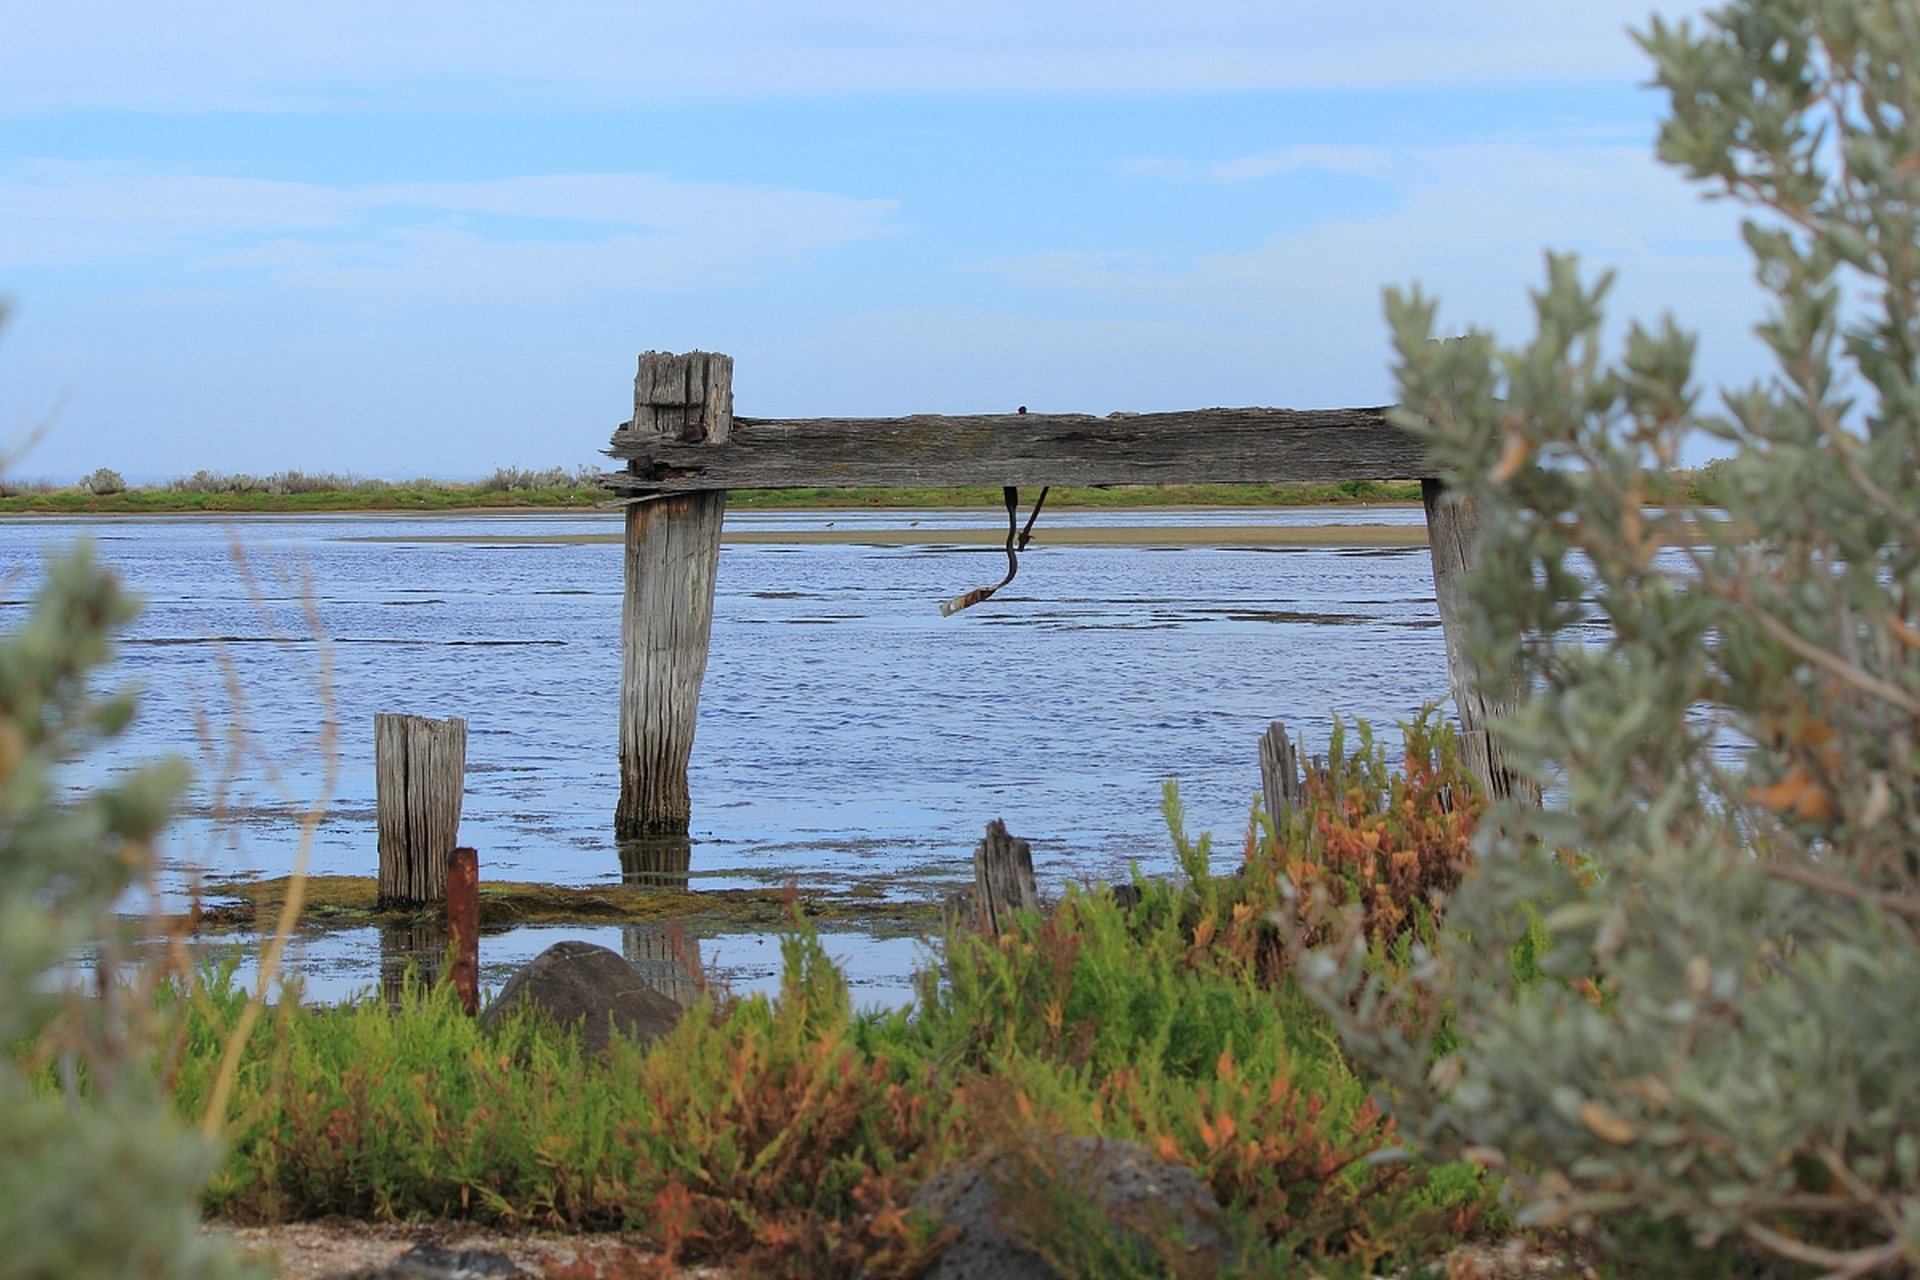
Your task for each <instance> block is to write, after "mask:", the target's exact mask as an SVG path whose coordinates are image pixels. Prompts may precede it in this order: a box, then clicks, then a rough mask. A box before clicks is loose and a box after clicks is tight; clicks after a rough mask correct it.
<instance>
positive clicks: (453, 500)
mask: <svg viewBox="0 0 1920 1280" xmlns="http://www.w3.org/2000/svg"><path fill="white" fill-rule="evenodd" d="M1037 493H1038V490H1037V489H1025V490H1023V491H1022V494H1021V497H1022V499H1023V500H1025V501H1029V502H1030V501H1031V500H1032V498H1033V497H1034V496H1035V495H1037ZM1419 502H1420V485H1419V482H1418V481H1390V482H1378V481H1363V482H1348V483H1345V484H1338V485H1334V484H1315V485H1252V484H1249V485H1170V486H1145V485H1141V486H1127V487H1124V488H1115V489H1082V488H1061V489H1054V490H1052V491H1051V492H1050V493H1049V494H1048V497H1047V505H1048V506H1049V507H1056V508H1060V509H1073V510H1096V511H1100V510H1149V509H1155V508H1158V509H1168V508H1181V507H1199V508H1209V507H1214V508H1217V507H1239V508H1251V509H1262V508H1311V507H1328V508H1340V507H1368V506H1372V507H1378V506H1416V505H1418V504H1419ZM1001 503H1002V499H1001V494H1000V491H999V490H998V489H990V488H970V489H746V490H734V491H732V492H730V493H729V494H728V495H727V505H728V507H729V508H731V509H734V510H742V511H819V510H874V511H885V510H956V511H959V510H983V509H984V510H998V509H1000V508H1001ZM618 508H619V503H618V501H617V500H616V499H614V498H613V496H612V495H611V494H609V493H607V492H606V491H605V490H602V489H597V488H589V487H584V486H576V487H571V488H562V489H527V490H512V491H501V490H499V489H482V488H479V487H478V486H465V485H446V486H436V487H432V488H401V487H398V486H390V487H386V488H381V489H358V490H336V491H319V492H307V493H272V492H262V491H257V490H255V491H241V492H219V493H209V492H185V491H180V490H175V489H163V488H142V489H128V490H125V491H122V492H119V493H108V494H99V493H89V492H87V491H86V490H84V489H79V488H71V489H59V490H53V491H28V492H15V493H11V494H8V493H7V492H6V488H5V486H4V485H0V516H9V515H17V516H90V515H99V516H108V515H119V516H144V515H281V516H287V515H325V514H340V515H346V514H366V515H400V514H434V513H440V512H445V513H472V514H484V513H510V512H529V513H532V512H544V513H553V514H564V513H567V512H573V513H576V514H578V513H586V512H592V511H596V510H618Z"/></svg>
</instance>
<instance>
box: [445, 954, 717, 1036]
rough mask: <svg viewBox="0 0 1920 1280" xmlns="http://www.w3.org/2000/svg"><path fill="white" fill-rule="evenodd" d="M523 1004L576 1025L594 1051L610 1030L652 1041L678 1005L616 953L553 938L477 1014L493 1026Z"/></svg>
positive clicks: (673, 1018)
mask: <svg viewBox="0 0 1920 1280" xmlns="http://www.w3.org/2000/svg"><path fill="white" fill-rule="evenodd" d="M522 1005H533V1006H534V1007H536V1008H539V1009H542V1010H545V1012H546V1014H547V1016H549V1017H551V1018H552V1019H553V1020H554V1021H555V1022H558V1023H560V1024H561V1025H563V1026H567V1025H573V1024H578V1025H579V1028H580V1038H581V1040H582V1041H583V1042H584V1043H585V1044H586V1046H587V1047H588V1048H589V1049H592V1050H594V1051H595V1052H598V1051H600V1050H602V1049H605V1048H606V1047H607V1043H608V1040H609V1039H610V1035H609V1029H610V1028H618V1029H619V1031H620V1034H621V1035H623V1036H625V1037H626V1038H628V1039H629V1040H634V1041H637V1042H638V1043H640V1044H650V1043H652V1042H653V1041H655V1040H658V1039H659V1038H660V1037H661V1036H663V1035H665V1034H666V1033H667V1032H669V1031H671V1030H673V1027H674V1024H675V1023H677V1022H679V1021H680V1014H681V1009H680V1005H679V1004H678V1003H677V1002H676V1001H674V1000H673V999H672V998H671V997H669V996H664V995H661V994H660V993H659V992H658V991H656V990H654V989H653V987H652V986H651V985H649V984H648V982H647V980H646V979H645V978H643V977H641V976H640V975H639V974H638V973H637V972H635V971H634V968H633V966H632V965H630V964H628V963H627V962H626V959H625V958H624V957H623V956H621V954H620V953H619V952H617V951H610V950H608V949H607V948H606V947H597V946H595V945H593V944H592V943H591V942H556V943H554V944H553V945H552V946H550V947H548V948H547V949H546V950H545V951H542V952H541V953H540V954H539V955H537V956H535V957H534V958H533V959H532V960H530V961H528V962H527V963H526V964H524V965H522V966H521V967H520V969H519V970H518V971H517V972H515V973H514V975H513V976H512V977H511V978H508V979H507V985H506V986H504V987H502V988H500V994H499V995H497V996H495V997H494V999H493V1003H492V1004H490V1005H488V1006H487V1011H486V1012H485V1013H484V1014H482V1015H481V1016H480V1025H481V1026H483V1027H490V1026H493V1025H494V1024H495V1023H497V1022H499V1021H500V1020H501V1019H502V1018H504V1017H506V1016H507V1015H508V1014H509V1013H511V1012H513V1011H514V1010H516V1009H518V1008H520V1007H521V1006H522Z"/></svg>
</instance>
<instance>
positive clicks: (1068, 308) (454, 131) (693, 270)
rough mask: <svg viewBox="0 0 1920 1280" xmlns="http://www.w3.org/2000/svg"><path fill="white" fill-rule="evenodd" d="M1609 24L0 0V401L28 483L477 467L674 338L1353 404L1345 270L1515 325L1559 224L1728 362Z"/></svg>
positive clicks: (1601, 2)
mask: <svg viewBox="0 0 1920 1280" xmlns="http://www.w3.org/2000/svg"><path fill="white" fill-rule="evenodd" d="M1663 11H1664V12H1666V13H1668V14H1669V15H1672V14H1674V13H1676V12H1680V11H1679V10H1676V9H1674V8H1671V7H1669V8H1665V9H1664V10H1663ZM1646 12H1647V10H1646V8H1645V5H1644V2H1640V3H1615V2H1614V0H1581V2H1580V3H1571V2H1564V3H1563V2H1561V0H1545V2H1543V0H1527V2H1524V3H1523V2H1520V0H1348V2H1347V3H1344V4H1339V5H1330V4H1326V3H1324V0H1321V2H1318V3H1311V4H1309V3H1297V2H1296V0H1265V2H1264V3H1240V2H1238V0H1195V2H1192V3H1187V4H1183V5H1177V6H1176V5H1172V4H1167V3H1164V2H1162V3H1151V4H1149V3H1126V2H1124V0H1109V2H1108V3H1101V4H1094V3H1076V2H1072V0H1062V2H1059V3H1047V2H1046V0H1028V2H1027V3H1025V4H1011V3H994V2H990V0H988V2H982V0H976V2H974V3H956V2H954V0H925V2H923V3H917V4H904V3H900V2H899V0H895V3H892V4H879V3H856V2H852V0H839V2H835V3H822V2H818V0H787V2H786V3H768V2H764V0H716V2H713V3H707V4H702V5H686V4H681V5H674V6H664V5H657V4H644V3H641V4H636V3H628V4H618V5H615V4H592V3H566V2H565V0H555V2H550V3H546V4H542V5H527V4H490V3H463V4H457V5H455V4H439V3H414V4H406V5H392V4H359V3H348V2H341V0H334V2H329V3H313V2H302V0H293V2H288V3H277V4H266V3H258V2H255V3H244V4H242V3H231V2H225V0H208V2H205V3H184V2H183V3H171V4H167V5H151V4H138V3H128V2H117V3H116V2H106V0H65V2H64V3H62V4H59V5H49V4H45V3H22V2H20V0H0V291H4V293H5V294H6V295H7V296H9V297H10V298H11V299H12V301H13V304H14V314H13V317H12V319H11V321H10V323H9V325H8V328H7V331H6V333H5V335H4V337H0V422H4V423H6V424H12V423H29V424H30V423H32V422H35V421H38V420H39V419H40V418H41V417H43V416H45V415H46V414H47V413H49V412H55V413H56V419H55V422H54V426H53V429H52V431H51V432H50V434H49V435H48V437H47V439H46V440H45V441H44V442H43V443H42V444H41V445H40V446H39V448H38V449H37V450H36V452H35V453H34V454H33V455H32V456H31V457H30V458H28V459H27V460H26V461H25V462H23V463H22V464H20V465H19V467H18V470H19V472H21V473H23V474H29V475H46V476H50V477H53V478H56V479H67V480H70V479H72V478H74V477H76V476H78V475H80V474H82V473H84V472H86V471H89V470H91V469H92V468H94V467H97V466H111V467H114V468H116V469H119V470H121V471H122V472H124V473H126V474H127V475H128V476H129V477H141V478H161V477H165V476H168V475H177V474H182V473H186V472H191V471H194V470H197V469H200V468H209V469H216V470H245V471H253V472H267V471H273V470H280V469H285V468H303V469H321V468H325V469H333V470H352V471H355V472H357V473H359V474H362V475H371V476H388V477H401V476H412V475H419V474H427V475H438V476H445V477H461V476H472V475H478V474H482V473H485V472H486V471H489V470H491V469H492V468H493V467H495V466H498V465H504V464H517V465H523V466H547V465H553V464H556V463H558V464H566V465H572V464H576V463H582V462H587V461H590V460H592V459H594V458H595V457H596V456H597V453H596V451H597V450H598V449H599V448H600V447H602V446H603V445H604V444H605V442H606V438H607V435H608V434H609V432H610V430H611V428H612V427H613V425H614V424H615V423H616V422H618V421H620V420H621V419H622V418H623V417H625V416H626V414H627V412H628V409H629V403H628V401H629V399H630V396H631V379H632V373H633V364H634V358H635V355H636V353H638V352H639V351H641V350H644V349H647V348H661V349H672V350H685V349H689V348H692V347H703V348H706V349H710V350H721V351H727V352H730V353H732V354H733V355H734V357H735V359H736V375H735V389H736V402H737V407H738V409H739V411H740V412H742V413H745V414H749V415H762V416H772V415H804V414H884V413H904V412H916V411H926V412H955V413H961V412H981V411H990V410H1004V409H1009V408H1011V407H1013V406H1014V405H1016V404H1026V405H1030V406H1032V407H1034V408H1036V409H1049V410H1084V411H1091V412H1101V413H1104V412H1108V411H1110V410H1114V409H1132V410H1151V409H1171V408H1183V407H1197V406H1202V405H1214V404H1276V405H1288V406H1295V407H1313V406H1329V405H1354V404H1375V403H1380V402H1382V401H1383V400H1384V399H1386V398H1388V395H1389V388H1390V380H1389V375H1388V369H1387V355H1388V352H1387V340H1386V334H1385V328H1384V324H1383V322H1382V320H1381V318H1380V291H1381V288H1382V286H1383V285H1386V284H1388V283H1401V284H1404V283H1410V282H1414V281H1418V282H1420V283H1421V284H1422V285H1424V286H1425V287H1426V288H1427V289H1428V290H1429V291H1430V292H1433V293H1436V294H1438V295H1439V296H1440V297H1441V298H1442V299H1443V303H1444V307H1443V316H1444V317H1445V319H1446V321H1447V322H1449V323H1451V324H1455V325H1463V324H1466V323H1479V324H1487V325H1493V326H1495V327H1497V328H1498V329H1499V330H1500V331H1501V332H1502V333H1503V334H1506V335H1508V336H1510V337H1514V338H1517V337H1519V336H1521V335H1522V334H1523V333H1524V332H1525V330H1526V320H1527V314H1528V313H1527V301H1526V290H1527V288H1528V287H1529V286H1530V285H1532V284H1533V283H1535V282H1536V281H1537V279H1538V278H1539V274H1540V263H1541V252H1542V250H1543V248H1544V247H1546V246H1548V245H1552V246H1555V247H1558V248H1563V249H1573V250H1577V251H1579V252H1580V253H1582V255H1583V256H1584V258H1585V260H1586V261H1587V262H1588V263H1589V265H1590V266H1591V267H1593V268H1594V269H1598V268H1600V267H1602V266H1608V267H1614V268H1616V269H1618V270H1619V272H1620V276H1621V278H1620V282H1619V284H1618V286H1617V287H1616V291H1615V294H1614V299H1615V304H1614V309H1615V312H1616V314H1617V315H1618V316H1620V317H1622V318H1624V317H1625V316H1628V315H1638V316H1642V317H1645V318H1649V319H1651V318H1653V317H1655V316H1657V315H1658V314H1659V313H1660V312H1661V311H1663V310H1669V309H1670V310H1672V311H1673V312H1674V313H1675V314H1677V315H1678V316H1679V317H1680V318H1681V320H1682V321H1683V322H1684V323H1685V324H1687V325H1688V326H1690V327H1693V328H1696V329H1698V330H1699V331H1700V332H1701V334H1702V373H1703V375H1704V377H1705V380H1706V381H1707V382H1708V383H1709V384H1712V383H1715V382H1730V381H1744V380H1746V379H1748V378H1751V377H1753V376H1755V375H1756V374H1758V373H1760V372H1762V371H1763V368H1764V366H1763V363H1762V358H1761V355H1760V352H1759V348H1758V345H1757V343H1756V342H1755V341H1754V340H1753V338H1752V337H1751V335H1750V333H1749V327H1750V325H1751V323H1752V321H1753V320H1754V319H1755V318H1756V317H1757V316H1758V315H1759V312H1760V307H1761V303H1760V300H1759V296H1758V294H1757V292H1756V290H1755V289H1754V287H1753V286H1752V284H1751V281H1750V278H1749V273H1748V268H1747V264H1746V258H1745V254H1744V252H1743V251H1742V250H1741V249H1740V247H1739V245H1738V243H1737V240H1736V238H1735V234H1734V230H1735V227H1736V224H1737V220H1738V211H1737V210H1736V209H1734V208H1732V207H1730V206H1727V205H1724V204H1710V203H1705V202H1702V201H1701V200H1700V199H1699V197H1698V194H1697V193H1696V192H1695V191H1694V190H1692V189H1691V188H1689V187H1688V186H1687V185H1686V184H1685V183H1684V182H1683V181H1682V180H1681V179H1680V178H1679V177H1678V176H1677V175H1676V174H1674V173H1672V172H1670V171H1668V170H1665V169H1664V168H1662V167H1661V166H1659V165H1658V164H1657V163H1656V162H1654V160H1653V159H1652V157H1651V142H1652V138H1653V134H1654V129H1655V122H1656V120H1657V119H1658V115H1659V111H1660V107H1661V103H1660V100H1659V96H1658V95H1657V94H1654V93H1652V92H1649V91H1647V90H1645V89H1643V88H1641V87H1640V86H1641V84H1642V83H1643V82H1644V81H1645V80H1646V78H1647V74H1648V72H1647V65H1646V60H1645V58H1644V56H1643V55H1642V54H1641V53H1640V52H1639V51H1638V50H1637V49H1636V48H1635V47H1634V46H1633V44H1632V43H1631V41H1630V40H1629V38H1628V36H1627V34H1626V28H1627V26H1628V25H1629V24H1642V23H1644V21H1645V17H1646Z"/></svg>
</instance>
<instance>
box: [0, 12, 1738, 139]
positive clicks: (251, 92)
mask: <svg viewBox="0 0 1920 1280" xmlns="http://www.w3.org/2000/svg"><path fill="white" fill-rule="evenodd" d="M1661 7H1662V8H1663V9H1665V10H1667V11H1669V12H1675V11H1679V12H1688V11H1694V10H1697V9H1698V8H1699V7H1700V6H1699V5H1698V4H1697V3H1677V4H1665V5H1662V6H1661ZM1647 9H1648V3H1647V0H1581V2H1580V3H1566V2H1556V3H1544V4H1543V3H1540V0H1344V2H1343V3H1340V4H1328V3H1326V2H1325V0H1193V2H1192V3H1187V4H1180V5H1171V4H1167V3H1164V0H1051V2H1050V3H1046V4H1033V3H1031V2H1030V0H1020V2H1018V3H1016V0H927V2H924V3H914V4H902V3H899V0H807V2H801V0H710V2H709V3H703V4H697V5H696V4H685V3H667V2H666V0H649V2H646V3H631V2H625V3H622V2H619V0H548V2H547V3H543V4H539V5H528V4H524V3H519V2H517V0H459V2H458V3H456V2H454V0H422V2H417V3H409V4H398V5H396V4H391V3H376V2H374V0H282V2H280V3H274V4H261V3H258V2H257V0H180V2H179V3H171V4H166V5H158V4H151V3H146V2H145V0H61V3H57V4H50V3H46V2H45V0H0V111H38V110H48V109H63V108H116V109H135V110H138V109H168V110H204V109H227V110H231V109H240V110H246V109H265V108H274V109H287V108H296V109H298V108H310V107H330V108H348V109H351V108H355V107H360V106H367V105H389V106H391V105H410V106H422V107H461V106H473V105H486V106H489V107H493V108H514V107H518V108H529V107H532V108H539V107H595V106H599V107H605V106H620V105H636V104H657V103H676V102H686V101H714V100H721V99H739V98H753V97H768V96H789V95H833V96H844V95H848V94H854V95H863V94H926V93H968V94H975V93H992V94H1035V93H1039V94H1050V93H1068V94H1116V93H1120V94H1130V93H1167V92H1175V93H1190V92H1217V91H1226V90H1246V89H1286V88H1354V87H1360V88H1377V87H1383V86H1409V85H1476V84H1513V83H1535V82H1543V81H1555V80H1558V81H1564V80H1569V79H1573V80H1602V79H1604V80H1618V79H1621V78H1623V77H1634V78H1638V77H1639V76H1641V75H1642V74H1644V69H1645V59H1644V57H1643V55H1641V54H1640V52H1639V51H1638V50H1637V49H1636V48H1635V47H1634V46H1633V44H1632V42H1631V41H1630V40H1629V39H1628V37H1627V35H1626V28H1627V27H1628V26H1629V25H1640V24H1643V23H1644V22H1645V19H1646V16H1647Z"/></svg>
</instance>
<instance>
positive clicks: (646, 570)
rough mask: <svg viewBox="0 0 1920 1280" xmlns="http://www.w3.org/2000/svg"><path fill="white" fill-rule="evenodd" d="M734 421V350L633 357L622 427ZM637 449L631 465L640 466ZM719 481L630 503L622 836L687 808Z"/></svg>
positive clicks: (633, 431)
mask: <svg viewBox="0 0 1920 1280" xmlns="http://www.w3.org/2000/svg"><path fill="white" fill-rule="evenodd" d="M732 431H733V357H731V356H725V355H718V354H714V353H710V352H705V351H693V352H689V353H687V354H686V355H669V354H667V353H665V352H660V351H649V352H647V353H645V354H644V355H642V356H641V357H640V371H639V373H638V374H637V375H636V376H635V378H634V382H633V421H632V422H629V423H625V424H623V425H622V427H621V433H622V435H623V437H624V438H626V439H628V440H631V441H639V442H642V443H644V442H645V441H647V440H660V441H667V440H674V441H681V442H687V443H696V444H697V443H707V444H716V445H717V444H724V443H726V440H727V437H728V436H729V435H730V434H731V433H732ZM644 463H645V459H643V458H636V459H635V460H634V461H633V462H630V463H629V464H628V466H629V469H630V470H635V471H638V470H640V469H641V467H642V466H643V465H644ZM726 506H727V495H726V491H725V490H717V491H714V492H709V493H692V494H679V495H676V496H673V497H664V498H656V499H652V500H643V501H640V502H636V503H633V504H632V505H630V506H628V507H627V540H626V541H627V564H626V603H625V608H624V610H623V612H622V613H621V617H620V644H621V663H620V807H619V808H618V809H617V810H615V812H614V822H613V826H614V834H615V835H616V836H617V837H619V838H620V839H623V840H624V839H641V838H645V837H648V836H684V835H685V834H687V821H688V818H689V817H690V816H691V813H692V801H691V798H690V797H689V796H688V794H687V759H688V757H689V756H691V755H692V753H693V731H694V724H695V721H696V719H697V718H698V715H699V710H700V681H701V679H702V678H703V677H704V676H705V675H706V672H707V642H708V638H709V637H710V635H711V633H712V630H713V586H714V576H715V573H716V572H717V570H718V569H719V565H720V521H721V517H722V516H723V515H724V514H725V512H726Z"/></svg>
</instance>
